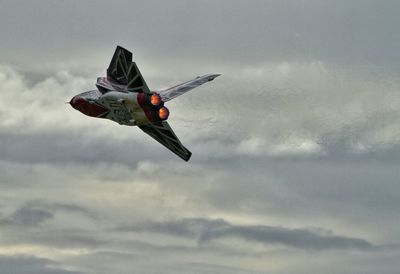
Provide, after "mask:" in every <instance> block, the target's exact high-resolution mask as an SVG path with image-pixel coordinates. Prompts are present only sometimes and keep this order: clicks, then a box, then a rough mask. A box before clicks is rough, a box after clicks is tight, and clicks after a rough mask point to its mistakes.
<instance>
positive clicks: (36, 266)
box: [0, 256, 82, 274]
mask: <svg viewBox="0 0 400 274" xmlns="http://www.w3.org/2000/svg"><path fill="white" fill-rule="evenodd" d="M0 266H1V267H0V273H1V274H26V273H30V274H82V272H77V271H68V270H64V269H62V268H60V267H59V266H58V265H57V262H54V261H51V260H48V259H40V258H35V257H30V256H15V257H12V256H0Z"/></svg>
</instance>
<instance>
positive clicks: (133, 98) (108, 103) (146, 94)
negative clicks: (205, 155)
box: [69, 46, 220, 161]
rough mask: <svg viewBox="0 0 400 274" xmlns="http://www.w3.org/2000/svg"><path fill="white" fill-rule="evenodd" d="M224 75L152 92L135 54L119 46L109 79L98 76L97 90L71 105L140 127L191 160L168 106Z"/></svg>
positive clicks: (110, 66) (170, 148)
mask: <svg viewBox="0 0 400 274" xmlns="http://www.w3.org/2000/svg"><path fill="white" fill-rule="evenodd" d="M219 75H220V74H207V75H204V76H198V77H197V78H195V79H193V80H190V81H187V82H184V83H182V84H179V85H176V86H174V87H171V88H167V89H163V90H158V91H150V89H149V87H148V86H147V84H146V82H145V80H144V79H143V76H142V74H141V73H140V71H139V69H138V67H137V65H136V63H135V62H133V61H132V53H131V52H130V51H128V50H126V49H124V48H122V47H121V46H117V48H116V50H115V52H114V55H113V57H112V59H111V63H110V65H109V67H108V69H107V77H98V78H97V83H96V87H97V89H95V90H90V91H87V92H83V93H81V94H78V95H76V96H74V97H73V98H72V99H71V101H70V102H69V103H70V104H71V106H72V107H73V108H74V109H76V110H78V111H80V112H82V113H83V114H85V115H87V116H91V117H96V118H104V119H109V120H112V121H115V122H117V123H119V124H120V125H126V126H138V127H139V128H140V129H141V130H143V131H144V132H145V133H147V134H148V135H150V136H151V137H153V138H154V139H155V140H157V141H158V142H159V143H161V144H162V145H164V146H165V147H166V148H168V149H169V150H171V151H172V152H173V153H175V154H176V155H178V156H179V157H181V158H182V159H183V160H185V161H188V160H189V159H190V156H191V155H192V153H191V152H190V151H189V150H188V149H187V148H185V147H184V146H183V145H182V143H181V142H180V141H179V139H178V137H176V135H175V133H174V132H173V130H172V128H171V127H170V126H169V124H168V122H167V121H166V120H167V119H168V116H169V110H168V108H167V107H166V106H165V103H166V102H168V101H170V100H172V99H174V98H176V97H178V96H180V95H182V94H184V93H186V92H188V91H189V90H191V89H193V88H195V87H198V86H200V85H202V84H204V83H207V82H209V81H212V80H214V78H216V77H218V76H219Z"/></svg>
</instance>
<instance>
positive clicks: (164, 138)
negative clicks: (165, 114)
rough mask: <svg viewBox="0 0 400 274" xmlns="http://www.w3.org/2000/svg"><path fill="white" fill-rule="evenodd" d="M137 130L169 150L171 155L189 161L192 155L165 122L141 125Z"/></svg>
mask: <svg viewBox="0 0 400 274" xmlns="http://www.w3.org/2000/svg"><path fill="white" fill-rule="evenodd" d="M139 128H140V129H141V130H143V131H144V132H146V133H147V134H148V135H150V136H151V137H153V138H154V139H155V140H157V141H158V142H159V143H160V144H162V145H164V146H165V147H166V148H168V149H169V150H171V151H172V152H173V153H175V154H176V155H178V156H179V157H181V158H182V159H183V160H185V161H188V160H189V159H190V156H191V155H192V153H191V152H190V151H189V150H188V149H187V148H185V147H184V146H183V145H182V143H181V142H180V141H179V139H178V137H176V135H175V133H174V131H173V130H172V128H171V127H170V126H169V124H168V123H167V122H165V121H163V122H161V124H159V125H156V124H146V125H141V126H139Z"/></svg>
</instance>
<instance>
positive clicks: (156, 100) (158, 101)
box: [150, 94, 161, 106]
mask: <svg viewBox="0 0 400 274" xmlns="http://www.w3.org/2000/svg"><path fill="white" fill-rule="evenodd" d="M150 103H151V104H152V105H153V106H158V105H160V104H161V97H160V95H158V94H153V95H151V97H150Z"/></svg>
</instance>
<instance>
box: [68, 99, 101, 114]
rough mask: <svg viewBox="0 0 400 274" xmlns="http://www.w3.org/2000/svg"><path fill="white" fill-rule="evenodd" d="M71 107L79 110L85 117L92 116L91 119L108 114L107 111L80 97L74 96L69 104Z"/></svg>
mask: <svg viewBox="0 0 400 274" xmlns="http://www.w3.org/2000/svg"><path fill="white" fill-rule="evenodd" d="M69 103H70V104H71V106H72V107H73V108H74V109H76V110H79V111H80V112H82V113H83V114H85V115H88V116H92V117H100V116H102V115H104V114H106V113H107V112H108V109H107V108H105V107H103V106H100V105H98V104H96V103H94V102H93V103H90V102H88V101H87V100H86V99H85V98H82V97H80V96H75V97H73V98H72V99H71V101H70V102H69Z"/></svg>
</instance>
